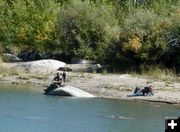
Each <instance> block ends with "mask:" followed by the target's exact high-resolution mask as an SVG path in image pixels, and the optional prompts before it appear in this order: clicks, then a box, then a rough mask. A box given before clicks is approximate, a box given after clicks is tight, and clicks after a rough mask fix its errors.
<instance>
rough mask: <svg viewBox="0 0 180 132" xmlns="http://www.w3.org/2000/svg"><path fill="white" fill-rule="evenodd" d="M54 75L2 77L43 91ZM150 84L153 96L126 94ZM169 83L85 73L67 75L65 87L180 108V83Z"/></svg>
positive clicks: (127, 75) (102, 95)
mask: <svg viewBox="0 0 180 132" xmlns="http://www.w3.org/2000/svg"><path fill="white" fill-rule="evenodd" d="M53 75H54V74H51V75H47V76H48V77H46V78H38V77H37V78H33V77H30V78H23V77H19V76H2V75H0V82H2V83H8V84H14V85H16V84H17V85H19V84H23V85H33V86H37V87H40V88H41V89H42V90H43V88H46V87H47V86H48V85H49V84H50V83H51V80H52V78H53ZM149 84H152V85H153V86H155V88H154V90H155V93H154V95H153V96H136V97H127V94H131V93H132V92H133V90H134V88H135V87H136V86H140V87H143V86H147V85H149ZM170 84H171V85H170ZM170 84H169V85H167V83H166V82H164V81H161V80H153V79H146V78H143V77H141V76H132V75H129V74H106V75H102V74H96V73H82V72H80V73H79V72H69V73H67V82H65V85H70V86H74V87H77V88H80V89H82V90H84V91H86V92H89V93H91V94H93V95H95V96H96V97H102V98H112V99H120V100H133V101H146V102H157V103H166V104H177V105H180V83H179V82H172V83H170ZM164 86H166V87H164ZM173 86H174V87H173Z"/></svg>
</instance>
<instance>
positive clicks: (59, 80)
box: [53, 72, 64, 87]
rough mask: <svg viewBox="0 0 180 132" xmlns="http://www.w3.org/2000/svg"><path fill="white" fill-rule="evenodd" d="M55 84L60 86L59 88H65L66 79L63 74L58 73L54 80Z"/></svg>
mask: <svg viewBox="0 0 180 132" xmlns="http://www.w3.org/2000/svg"><path fill="white" fill-rule="evenodd" d="M53 83H54V84H56V85H58V86H59V87H61V86H63V84H64V79H63V75H62V73H59V72H58V73H57V74H56V76H55V77H54V79H53Z"/></svg>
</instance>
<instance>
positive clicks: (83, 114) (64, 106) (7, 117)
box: [0, 85, 180, 132]
mask: <svg viewBox="0 0 180 132" xmlns="http://www.w3.org/2000/svg"><path fill="white" fill-rule="evenodd" d="M25 87H26V88H25ZM0 104H1V107H0V132H164V126H165V122H164V118H165V117H174V116H180V107H179V106H174V105H167V104H157V103H142V102H135V101H122V100H114V99H103V98H92V99H84V98H79V99H78V98H68V97H59V96H47V95H43V94H42V90H41V89H40V88H37V87H35V86H34V87H33V86H29V87H28V86H19V85H18V86H13V85H0Z"/></svg>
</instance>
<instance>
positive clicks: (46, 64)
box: [13, 59, 66, 73]
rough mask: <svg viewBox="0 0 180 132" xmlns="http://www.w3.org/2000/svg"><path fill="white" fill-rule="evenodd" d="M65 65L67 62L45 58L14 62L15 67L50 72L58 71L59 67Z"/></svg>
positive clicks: (29, 70)
mask: <svg viewBox="0 0 180 132" xmlns="http://www.w3.org/2000/svg"><path fill="white" fill-rule="evenodd" d="M65 65H66V63H64V62H61V61H57V60H51V59H45V60H39V61H31V62H19V63H14V64H13V68H15V69H17V70H22V71H27V72H38V73H48V72H51V71H56V70H57V69H58V68H59V67H64V66H65Z"/></svg>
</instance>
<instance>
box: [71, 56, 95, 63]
mask: <svg viewBox="0 0 180 132" xmlns="http://www.w3.org/2000/svg"><path fill="white" fill-rule="evenodd" d="M94 63H95V62H94V61H89V60H85V59H82V58H76V57H74V58H72V59H71V64H94Z"/></svg>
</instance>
